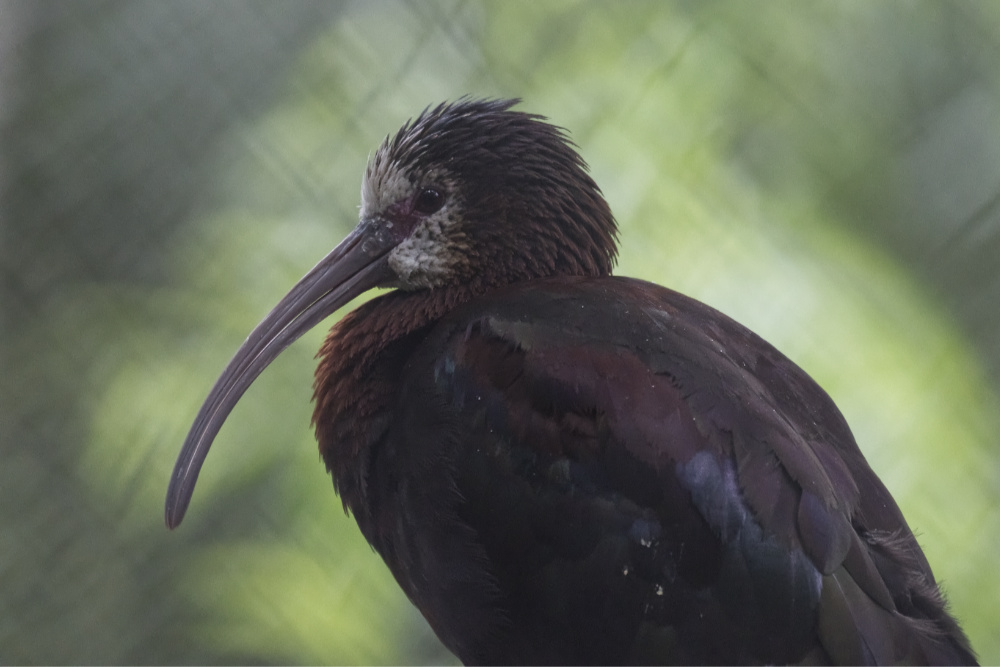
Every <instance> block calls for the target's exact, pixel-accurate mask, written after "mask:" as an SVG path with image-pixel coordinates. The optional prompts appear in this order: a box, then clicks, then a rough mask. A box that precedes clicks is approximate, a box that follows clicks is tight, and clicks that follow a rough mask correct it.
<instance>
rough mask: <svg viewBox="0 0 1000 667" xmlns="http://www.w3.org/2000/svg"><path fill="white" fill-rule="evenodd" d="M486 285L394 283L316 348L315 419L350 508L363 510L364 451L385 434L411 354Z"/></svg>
mask: <svg viewBox="0 0 1000 667" xmlns="http://www.w3.org/2000/svg"><path fill="white" fill-rule="evenodd" d="M484 291H485V288H484V287H480V288H479V289H478V290H477V289H475V288H473V287H470V286H467V285H456V286H453V287H447V288H442V289H438V290H433V291H419V292H403V291H399V290H396V291H393V292H390V293H388V294H383V295H381V296H379V297H376V298H375V299H372V300H371V301H368V302H367V303H365V304H363V305H361V306H359V307H358V308H356V309H355V310H353V311H352V312H350V313H349V314H348V315H346V316H345V317H344V318H343V319H342V320H341V321H340V322H338V323H337V324H336V325H334V326H333V328H332V329H331V330H330V333H329V334H328V335H327V338H326V341H325V342H324V343H323V347H322V348H320V351H319V354H318V356H319V357H320V358H321V360H320V363H319V366H318V368H317V369H316V378H315V383H314V393H313V400H314V402H315V408H314V411H313V424H314V426H315V428H316V438H317V440H318V441H319V450H320V455H321V456H322V457H323V461H324V462H325V463H326V467H327V470H328V471H329V472H330V473H331V474H332V475H333V480H334V485H335V486H336V488H337V491H338V492H339V493H340V496H341V500H343V502H344V506H345V508H349V509H351V510H352V511H354V512H357V511H359V504H360V501H361V500H362V499H363V489H364V483H363V480H364V475H365V472H366V467H365V464H364V462H363V461H362V460H361V458H362V457H363V455H364V454H365V450H366V449H367V448H368V447H370V446H371V445H372V443H373V441H374V439H376V438H377V437H378V436H379V435H380V433H381V430H380V428H379V419H380V417H381V416H382V413H383V412H384V410H385V408H386V407H388V403H389V401H391V399H392V396H393V395H394V393H395V391H396V389H397V386H398V380H399V378H398V373H399V370H400V369H401V368H402V365H403V363H404V361H405V358H406V357H407V356H408V354H409V353H410V352H411V351H412V349H413V347H414V346H415V345H416V344H417V343H419V341H420V339H421V338H422V334H423V333H424V332H426V331H427V329H429V328H430V327H431V326H432V325H433V324H434V323H435V322H437V321H438V320H439V319H440V318H441V317H442V316H443V315H444V314H445V313H447V312H448V311H450V310H452V309H453V308H455V307H456V306H458V305H460V304H462V303H464V302H466V301H468V300H469V299H471V298H474V297H475V296H477V295H478V294H481V293H483V292H484Z"/></svg>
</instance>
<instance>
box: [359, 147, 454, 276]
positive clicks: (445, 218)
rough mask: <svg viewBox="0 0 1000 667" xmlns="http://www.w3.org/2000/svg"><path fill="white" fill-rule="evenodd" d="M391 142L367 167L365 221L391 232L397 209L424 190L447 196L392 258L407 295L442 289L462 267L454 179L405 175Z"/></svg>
mask: <svg viewBox="0 0 1000 667" xmlns="http://www.w3.org/2000/svg"><path fill="white" fill-rule="evenodd" d="M389 150H390V144H389V140H388V139H386V141H385V142H383V144H382V145H381V146H380V147H379V149H378V151H376V153H375V155H374V156H373V157H372V159H371V160H370V161H369V163H368V168H367V169H366V170H365V177H364V179H363V181H362V184H361V219H363V220H364V219H368V220H379V221H380V223H379V224H384V225H387V226H389V227H390V228H391V226H392V225H393V224H395V223H394V222H393V220H392V215H391V214H390V213H388V212H389V211H390V209H391V208H392V207H394V206H399V205H400V204H403V205H405V203H406V202H411V203H412V202H413V200H414V199H415V198H416V197H417V195H418V194H419V192H420V191H421V190H422V189H424V188H434V189H435V190H437V191H439V192H441V194H442V195H444V197H445V202H444V205H443V206H442V207H441V208H440V210H438V211H436V212H435V213H432V214H430V215H426V216H421V217H420V219H419V221H418V222H417V224H416V226H415V227H414V228H413V230H412V231H411V232H410V233H409V235H408V236H407V237H406V238H404V239H403V240H402V241H401V242H400V243H399V245H397V246H396V248H394V249H393V250H392V252H391V253H389V257H388V262H389V267H390V268H391V269H392V270H393V272H394V273H395V274H396V276H397V277H398V279H399V282H398V283H397V287H399V288H401V289H406V290H414V289H424V288H433V287H437V286H439V285H441V284H442V283H444V282H445V281H446V279H447V278H448V276H449V275H450V274H451V273H452V270H453V269H454V267H455V266H456V265H457V264H459V263H461V262H462V255H463V251H464V249H465V247H464V244H463V243H462V242H461V238H462V236H461V233H460V231H459V227H460V225H459V223H460V220H461V216H460V206H459V203H458V201H457V197H456V196H455V188H454V187H453V186H452V185H451V184H452V183H453V181H452V179H449V178H448V177H447V176H446V175H445V174H443V173H442V172H440V171H438V170H431V171H429V172H427V173H424V174H413V173H407V172H406V171H405V170H404V168H403V167H402V165H400V163H399V162H398V161H397V160H394V159H392V158H391V157H390V156H389Z"/></svg>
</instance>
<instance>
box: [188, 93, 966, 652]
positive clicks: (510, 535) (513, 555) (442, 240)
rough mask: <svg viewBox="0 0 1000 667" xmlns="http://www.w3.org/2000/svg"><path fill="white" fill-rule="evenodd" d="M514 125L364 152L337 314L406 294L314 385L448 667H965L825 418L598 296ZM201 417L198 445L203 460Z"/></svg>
mask: <svg viewBox="0 0 1000 667" xmlns="http://www.w3.org/2000/svg"><path fill="white" fill-rule="evenodd" d="M510 106H511V103H510V102H476V101H463V102H459V103H456V104H454V105H442V106H440V107H438V108H436V109H433V110H429V111H426V112H425V113H424V114H422V115H421V117H420V118H418V119H417V120H416V121H415V122H414V123H413V124H408V125H407V126H404V128H403V129H402V130H401V131H400V133H399V134H398V135H396V137H394V138H393V139H392V140H387V141H386V143H385V144H383V146H382V148H380V149H379V152H378V153H377V154H376V155H375V156H374V158H373V159H372V162H371V164H370V165H369V169H368V172H367V174H366V180H365V185H364V189H363V200H364V201H363V205H362V223H361V225H359V230H360V232H359V231H356V232H355V235H359V236H358V239H355V235H352V237H349V239H348V240H347V241H345V243H344V244H342V246H341V247H344V246H345V245H346V246H348V247H347V249H346V250H345V251H342V255H343V253H354V254H352V255H350V258H349V259H346V260H345V259H343V258H342V256H340V255H338V257H337V258H336V259H337V262H340V263H344V262H348V261H359V262H360V261H361V260H355V259H354V258H355V256H356V255H357V254H358V252H360V251H355V250H353V249H354V248H355V247H361V246H362V245H364V243H365V242H369V241H367V240H368V239H375V240H373V241H370V242H369V243H370V244H371V245H372V246H373V247H375V246H377V247H375V249H374V250H371V251H370V252H369V251H368V250H365V251H363V252H367V253H369V254H368V255H366V257H367V259H365V260H364V262H361V263H363V264H364V268H363V269H360V270H358V269H357V268H356V267H354V268H351V271H349V272H348V273H349V274H350V275H355V274H357V275H362V276H363V277H364V279H363V280H362V281H361V284H360V285H354V284H352V286H351V287H350V289H348V290H347V292H349V295H353V294H354V293H357V292H360V291H362V290H363V289H364V288H367V287H370V286H372V285H374V284H379V285H384V286H394V287H397V288H398V289H396V290H394V291H393V292H390V293H388V294H385V295H382V296H380V297H378V298H376V299H374V300H372V301H370V302H368V303H366V304H365V305H363V306H361V307H359V308H358V309H357V310H355V311H354V312H352V313H350V314H349V315H348V316H346V317H345V318H344V319H343V320H342V321H341V322H340V323H338V324H337V325H336V326H335V327H334V328H333V330H332V331H331V332H330V335H329V337H328V338H327V341H326V343H325V345H324V347H323V349H322V351H321V355H322V361H321V363H320V366H319V369H318V370H317V375H316V387H315V391H316V411H315V415H314V419H315V424H316V431H317V437H318V439H319V443H320V450H321V452H322V455H323V458H324V461H325V462H326V464H327V467H328V469H329V470H330V471H331V473H332V475H333V478H334V483H335V485H336V487H337V490H338V492H339V493H340V495H341V497H342V499H343V502H344V504H345V507H346V508H348V509H349V510H350V511H351V512H352V513H353V514H354V516H355V517H356V519H357V522H358V525H359V526H360V527H361V530H362V532H363V533H364V535H365V537H366V538H367V539H368V541H369V542H370V543H371V544H372V545H373V546H374V548H375V549H376V550H377V551H378V552H379V554H380V555H381V556H382V557H383V558H384V559H385V561H386V563H387V564H388V565H389V568H390V569H391V570H392V572H393V574H394V575H395V577H396V579H397V581H398V582H399V583H400V585H401V586H402V587H403V589H404V590H405V591H406V593H407V595H408V596H409V597H410V599H411V600H412V601H413V602H414V604H416V605H417V606H418V607H419V608H420V610H421V611H422V612H423V614H424V616H425V617H426V618H427V620H428V621H429V622H430V624H431V625H432V627H433V628H434V630H435V631H436V632H437V634H438V636H439V637H440V638H441V639H442V641H443V642H444V643H445V645H446V646H448V647H449V648H450V649H451V650H452V651H454V652H455V653H456V655H458V657H459V658H460V659H461V660H463V661H464V662H467V663H551V664H554V663H729V664H736V663H795V662H807V663H831V662H833V663H841V664H863V663H893V662H907V663H971V662H974V660H975V658H974V656H973V654H972V652H971V650H970V649H969V647H968V643H967V641H966V639H965V637H964V635H963V634H962V632H961V630H960V629H959V628H958V626H957V624H956V623H955V621H954V620H953V619H952V618H951V617H950V616H949V615H948V613H947V612H946V610H945V607H944V603H943V600H942V598H941V595H940V593H939V592H938V589H937V585H936V584H935V582H934V578H933V575H932V574H931V570H930V567H929V565H928V564H927V561H926V560H925V558H924V556H923V554H922V552H921V551H920V548H919V546H918V545H917V543H916V540H915V539H914V537H913V534H912V533H911V531H910V529H909V527H908V526H907V525H906V522H905V520H904V519H903V517H902V515H901V513H900V512H899V510H898V508H897V507H896V505H895V503H894V502H893V500H892V498H891V496H890V495H889V493H888V491H887V490H886V489H885V487H884V486H883V485H882V484H881V482H880V481H879V479H878V478H877V477H876V475H875V474H874V473H873V472H872V470H871V469H870V468H869V467H868V464H867V463H866V462H865V459H864V457H863V455H862V454H861V452H860V450H859V449H858V447H857V445H856V444H855V442H854V439H853V436H852V435H851V432H850V429H849V427H848V425H847V423H846V422H845V421H844V419H843V417H842V416H841V414H840V412H839V411H838V410H837V408H836V406H835V405H834V404H833V402H832V401H831V400H830V398H829V397H828V396H827V395H826V394H825V393H824V392H823V390H822V389H821V388H820V387H819V386H818V385H816V383H815V382H813V381H812V380H811V379H810V378H809V377H808V376H807V375H806V374H805V373H804V372H803V371H802V370H801V369H799V368H798V367H797V366H796V365H795V364H793V363H792V362H791V361H789V360H788V359H786V358H785V357H784V356H782V355H781V354H780V353H779V352H778V351H776V350H775V349H774V348H773V347H771V346H770V345H768V344H767V343H766V342H765V341H763V340H761V339H760V338H759V337H757V336H756V335H754V334H753V333H751V332H750V331H748V330H747V329H745V328H744V327H742V326H740V325H739V324H737V323H735V322H733V321H732V320H730V319H729V318H727V317H726V316H725V315H723V314H721V313H719V312H717V311H715V310H713V309H711V308H709V307H708V306H705V305H703V304H701V303H699V302H697V301H694V300H692V299H689V298H687V297H685V296H683V295H681V294H678V293H676V292H672V291H670V290H668V289H665V288H663V287H659V286H656V285H653V284H650V283H646V282H642V281H638V280H631V279H626V278H612V277H610V275H609V274H610V270H611V265H612V263H613V259H614V255H615V244H614V237H615V234H616V228H615V224H614V219H613V217H612V216H611V213H610V211H609V210H608V208H607V205H606V204H605V202H604V200H603V198H602V197H601V196H600V192H599V190H598V189H597V186H596V185H595V184H594V183H593V181H591V179H590V178H589V177H588V176H587V175H586V173H585V171H584V165H583V163H582V161H581V160H580V158H579V157H578V156H577V154H576V153H575V152H574V151H573V150H572V148H571V147H570V146H569V145H568V144H567V142H566V141H565V139H564V138H563V136H562V134H561V133H560V131H558V130H557V129H555V128H553V127H552V126H550V125H547V124H545V123H543V122H542V120H541V119H540V118H538V117H535V116H530V115H527V114H522V113H517V112H513V111H510V110H509V107H510ZM428 193H430V194H428ZM435 195H436V196H435ZM352 239H355V240H352ZM351 244H354V245H351ZM339 251H340V250H339V248H338V251H335V253H337V252H339ZM362 254H363V253H362ZM344 256H346V255H344ZM372 267H374V268H372ZM319 268H320V267H317V270H318V269H319ZM366 272H367V273H366ZM314 273H315V270H314ZM310 275H313V274H310ZM351 279H352V280H353V278H351ZM307 280H310V278H309V277H308V276H307V279H304V281H303V282H306V281H307ZM311 280H314V281H315V280H318V278H312V279H311ZM337 281H341V282H342V281H343V276H340V274H338V277H337V280H336V281H334V282H337ZM337 284H338V285H339V284H340V283H339V282H337ZM296 289H299V288H298V287H297V288H296ZM337 289H340V288H339V287H338V288H337ZM334 291H336V290H334ZM322 293H323V294H325V293H326V292H322ZM294 294H295V292H294V291H293V295H294ZM291 296H292V295H290V297H291ZM343 296H344V293H341V292H336V296H335V298H334V299H333V301H331V303H329V304H324V305H322V306H321V307H317V308H318V309H317V310H316V311H315V312H312V311H310V310H309V309H310V308H313V306H309V305H308V304H310V303H314V302H317V299H321V297H314V296H310V297H308V298H306V297H302V298H299V297H296V298H295V299H293V300H294V301H296V302H300V303H297V305H296V308H297V310H296V311H295V312H296V317H299V313H300V312H302V311H306V313H307V315H308V317H304V318H300V319H298V320H296V319H292V321H291V324H284V323H283V324H282V325H281V328H280V329H279V333H277V334H275V333H273V331H272V333H267V331H269V329H265V333H263V334H261V335H260V336H257V333H258V332H255V333H254V334H251V338H250V339H248V343H247V345H251V346H252V345H257V346H258V347H259V348H264V349H265V353H261V352H258V353H256V354H258V355H262V356H263V357H264V359H263V361H257V360H256V357H253V355H252V354H251V353H247V354H248V355H250V358H251V359H254V361H252V362H247V361H245V360H242V358H241V354H242V350H241V353H238V354H237V358H235V359H234V361H233V364H231V368H233V367H234V366H235V370H234V371H233V373H235V374H236V375H238V376H242V375H251V377H250V379H249V381H252V379H253V377H256V374H257V373H259V372H260V370H262V368H263V366H264V365H266V363H267V361H269V360H270V359H271V358H273V356H275V355H276V354H277V352H280V349H278V350H277V351H273V350H271V351H268V348H266V347H264V346H265V344H266V341H267V340H268V336H271V337H274V338H281V340H280V346H279V348H283V347H284V346H285V345H287V344H288V343H289V342H291V340H293V339H294V338H295V337H297V335H299V333H301V331H304V330H305V329H306V328H308V326H311V325H312V324H313V323H315V321H318V318H320V316H321V315H323V314H324V313H325V312H326V311H328V310H330V309H331V308H332V307H333V302H336V304H339V303H342V298H341V297H343ZM322 298H326V297H322ZM283 303H284V302H283ZM303 304H306V306H308V308H307V307H306V306H304V305H303ZM279 308H280V307H279ZM277 310H279V309H276V311H277ZM272 317H277V316H275V315H274V314H273V313H272V315H271V316H269V318H272ZM282 322H284V320H282ZM264 324H267V320H265V323H264ZM264 324H262V327H264ZM289 327H290V329H289ZM273 328H275V327H272V329H273ZM291 329H294V331H291ZM289 331H291V332H290V333H289ZM250 365H252V366H253V368H252V369H251V370H248V369H247V368H248V366H250ZM258 366H259V368H258ZM229 373H230V371H229V370H227V374H229ZM227 374H224V376H223V379H220V384H222V385H223V388H222V389H221V390H220V389H218V387H217V390H213V396H215V397H216V399H217V400H216V403H220V402H222V403H224V404H225V405H229V402H231V403H235V400H236V399H238V396H239V393H241V391H242V389H239V390H238V391H237V392H236V395H235V398H232V397H231V393H232V392H230V391H229V390H227V389H226V386H228V385H227V384H226V383H229V384H233V383H234V381H233V380H232V378H231V377H230V378H229V379H228V380H227V379H226V378H227ZM224 380H225V382H224ZM249 381H246V382H245V384H246V385H248V384H249ZM240 386H241V387H243V385H240ZM243 388H245V387H243ZM217 393H218V396H217ZM219 396H222V398H219ZM212 401H213V397H210V399H209V401H208V402H207V403H206V405H216V403H212ZM219 412H220V410H219V409H217V406H216V407H213V408H210V409H209V410H208V411H207V413H206V414H208V417H206V418H205V419H206V420H208V424H209V425H206V424H205V423H203V420H202V417H201V416H200V417H199V422H196V424H195V428H194V429H193V430H192V434H195V433H196V432H198V433H203V432H207V433H209V439H208V441H209V442H210V440H211V437H210V436H212V435H214V431H217V430H218V425H221V419H224V417H225V413H226V412H228V408H224V409H221V414H222V417H221V419H219V418H217V413H219ZM213 429H214V430H213ZM199 437H200V436H199ZM203 440H204V439H203V438H202V439H197V438H196V439H195V440H194V441H193V442H196V443H201V442H203ZM197 446H199V447H200V446H201V445H200V444H199V445H197ZM190 447H191V448H192V449H194V448H195V447H196V445H191V446H190ZM204 449H205V450H207V445H204ZM185 452H188V445H186V446H185ZM203 455H204V452H203V451H201V456H202V457H203ZM183 460H185V454H183V453H182V461H183ZM198 461H199V462H200V459H198ZM181 467H182V466H181V462H180V461H179V463H178V469H179V470H180V469H181ZM193 468H194V474H195V475H196V474H197V465H195V466H194V467H193ZM189 469H190V466H189V467H188V468H185V469H184V471H183V472H184V474H185V475H187V477H184V475H181V473H178V475H176V476H175V482H176V484H177V486H181V487H183V486H184V484H185V480H187V479H188V478H189V477H190V474H189V473H188V472H187V471H188V470H189ZM178 480H180V481H178ZM190 484H192V485H193V479H192V480H191V481H190ZM185 488H186V487H185ZM187 491H188V493H189V491H190V490H189V488H188V489H187ZM176 495H179V496H180V500H179V501H178V503H179V507H180V508H179V510H178V509H177V507H178V503H175V505H173V506H172V505H171V504H170V500H169V499H168V523H170V524H171V525H174V524H176V522H177V521H179V515H180V514H182V513H183V510H184V506H186V497H185V496H184V494H183V493H181V492H178V494H176ZM173 497H174V496H173V495H172V496H171V498H173Z"/></svg>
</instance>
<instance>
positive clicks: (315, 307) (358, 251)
mask: <svg viewBox="0 0 1000 667" xmlns="http://www.w3.org/2000/svg"><path fill="white" fill-rule="evenodd" d="M394 245H395V242H394V240H393V239H392V238H391V237H390V235H389V234H387V233H386V232H385V230H384V228H382V227H381V226H380V225H377V224H372V223H371V222H368V221H362V222H361V223H360V224H359V225H358V226H357V227H356V228H355V229H354V231H353V232H351V234H350V235H348V237H347V238H345V239H344V240H343V241H342V242H341V243H340V245H338V246H337V247H336V248H334V249H333V251H331V252H330V254H329V255H327V256H326V257H324V258H323V259H322V260H321V261H320V263H319V264H317V265H316V266H315V267H313V269H312V270H311V271H309V273H307V274H306V275H305V276H303V278H302V279H301V280H300V281H299V282H298V283H296V285H295V287H293V288H292V289H291V291H290V292H289V293H288V294H286V295H285V297H284V298H283V299H281V301H280V302H278V305H276V306H275V307H274V310H272V311H271V312H270V313H269V314H268V315H267V317H265V318H264V320H263V321H262V322H261V323H260V324H258V325H257V327H256V328H255V329H254V330H253V331H252V332H251V333H250V335H249V336H248V337H247V339H246V340H245V341H244V342H243V345H242V346H240V349H239V350H238V351H237V352H236V354H235V355H234V356H233V358H232V360H231V361H230V362H229V365H228V366H226V369H225V370H224V371H222V375H220V376H219V379H218V380H216V382H215V386H214V387H212V391H211V392H210V393H209V394H208V398H206V399H205V403H204V404H203V405H202V406H201V410H200V411H199V412H198V416H197V418H195V420H194V424H193V425H192V426H191V431H190V432H189V433H188V436H187V439H186V440H185V441H184V447H183V448H182V449H181V453H180V455H179V456H178V457H177V463H176V464H175V465H174V473H173V475H172V476H171V478H170V487H169V488H168V489H167V502H166V521H167V527H168V528H174V527H176V526H177V525H178V524H180V522H181V519H183V518H184V512H185V511H186V510H187V506H188V503H189V502H190V501H191V494H192V493H193V492H194V485H195V482H196V481H197V480H198V473H199V472H200V471H201V466H202V464H203V463H204V462H205V456H206V455H207V454H208V449H209V447H211V446H212V441H213V440H214V439H215V436H216V434H218V432H219V429H220V428H222V424H223V422H225V421H226V417H228V416H229V413H230V412H231V411H232V409H233V407H234V406H235V405H236V403H237V402H238V401H239V400H240V397H241V396H243V393H244V392H245V391H246V390H247V388H248V387H249V386H250V385H251V384H252V383H253V381H254V380H256V379H257V376H258V375H260V374H261V372H262V371H263V370H264V369H265V368H267V366H268V364H270V363H271V362H272V361H274V360H275V359H276V358H277V356H278V355H279V354H281V352H282V351H284V349H285V348H287V347H288V346H289V345H291V344H292V343H293V342H295V341H296V340H297V339H298V338H299V337H300V336H302V334H304V333H305V332H306V331H308V330H309V329H311V328H313V327H314V326H315V325H316V324H318V323H319V322H320V321H321V320H323V319H324V318H325V317H327V316H328V315H330V314H331V313H333V312H334V311H335V310H337V309H338V308H340V307H341V306H343V305H344V304H345V303H347V302H348V301H350V300H351V299H353V298H354V297H355V296H357V295H359V294H361V293H362V292H365V291H367V290H369V289H371V288H372V287H376V286H378V285H384V284H386V283H387V282H388V281H389V280H390V278H391V272H390V270H389V267H388V264H387V259H386V258H387V255H388V253H389V251H390V250H391V249H392V247H393V246H394Z"/></svg>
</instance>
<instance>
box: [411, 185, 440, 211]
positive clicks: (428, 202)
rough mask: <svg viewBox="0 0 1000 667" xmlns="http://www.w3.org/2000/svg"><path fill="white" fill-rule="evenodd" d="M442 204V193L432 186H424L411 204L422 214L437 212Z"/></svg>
mask: <svg viewBox="0 0 1000 667" xmlns="http://www.w3.org/2000/svg"><path fill="white" fill-rule="evenodd" d="M442 206H444V195H442V194H441V193H440V192H439V191H437V190H435V189H433V188H424V189H423V190H421V191H420V194H418V195H417V200H416V201H415V202H414V204H413V208H414V210H416V211H417V212H418V213H423V214H424V215H430V214H431V213H437V212H438V211H440V210H441V207H442Z"/></svg>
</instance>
